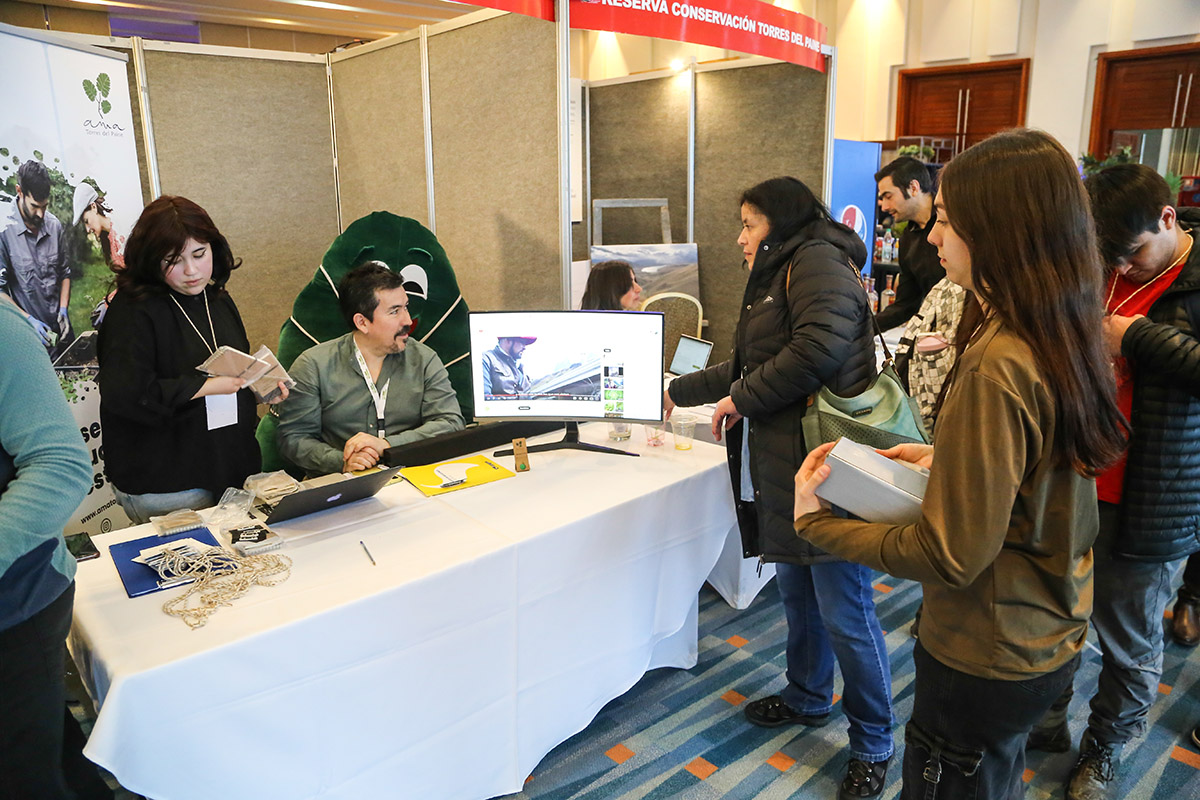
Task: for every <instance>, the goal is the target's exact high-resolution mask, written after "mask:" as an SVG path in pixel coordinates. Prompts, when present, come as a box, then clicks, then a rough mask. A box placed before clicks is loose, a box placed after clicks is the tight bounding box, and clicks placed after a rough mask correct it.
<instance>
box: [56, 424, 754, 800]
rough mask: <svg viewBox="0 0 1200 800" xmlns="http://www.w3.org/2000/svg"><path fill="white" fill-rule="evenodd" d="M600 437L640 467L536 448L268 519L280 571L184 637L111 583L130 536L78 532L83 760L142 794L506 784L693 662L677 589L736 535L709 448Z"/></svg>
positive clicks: (444, 789) (688, 611) (76, 629)
mask: <svg viewBox="0 0 1200 800" xmlns="http://www.w3.org/2000/svg"><path fill="white" fill-rule="evenodd" d="M605 431H606V427H605V426H603V425H589V426H584V428H583V438H584V439H585V440H591V441H595V442H601V441H603V438H604V435H605ZM550 438H553V437H550ZM624 444H626V445H629V449H633V450H635V451H638V452H640V453H642V457H641V458H637V459H633V458H628V457H622V456H611V455H600V454H592V453H585V452H579V451H556V452H550V453H544V454H536V455H534V456H533V457H532V465H533V469H532V471H531V472H529V473H527V474H522V475H517V476H516V477H514V478H510V479H507V480H502V481H498V482H495V483H490V484H485V485H483V486H478V487H472V488H469V489H466V490H463V491H460V492H454V493H449V494H444V495H441V496H439V497H436V498H426V497H424V496H422V495H421V494H420V493H418V492H417V491H416V489H414V488H413V487H411V486H409V485H407V484H398V485H395V486H391V487H388V488H386V489H384V490H383V491H382V492H381V493H380V494H379V495H378V496H377V497H375V498H372V499H370V500H366V501H362V502H360V503H356V504H353V505H350V506H346V507H343V508H341V509H336V510H332V511H327V512H323V513H321V514H316V515H312V516H309V517H306V518H303V519H300V520H296V521H293V522H292V523H282V524H279V525H277V526H274V527H275V528H276V530H277V531H278V532H279V533H280V534H281V535H282V536H284V537H285V538H286V539H288V540H289V541H288V544H287V546H286V547H285V548H284V550H283V551H282V552H283V553H284V554H286V555H288V556H289V557H291V558H292V559H293V561H294V565H293V567H292V574H291V577H290V579H289V580H287V581H286V582H284V583H282V584H280V585H278V586H275V587H270V588H265V587H256V588H254V589H252V590H251V591H250V592H249V593H248V594H247V595H245V596H244V597H242V598H241V599H239V600H237V601H236V602H235V603H234V604H233V605H232V606H230V607H227V608H222V609H221V610H220V611H218V612H217V613H216V614H215V615H214V616H213V617H212V618H211V619H210V621H209V623H208V624H207V626H205V627H203V628H200V629H197V630H191V629H189V628H188V627H187V626H186V625H184V623H183V622H181V621H180V620H178V619H176V618H173V617H168V616H166V615H165V614H163V613H162V611H161V607H162V603H163V601H164V600H165V599H167V598H168V597H170V596H172V595H173V594H175V593H176V592H178V591H180V590H171V591H167V592H162V593H159V594H156V595H148V596H144V597H141V598H137V599H129V598H127V597H126V596H125V592H124V590H123V588H122V585H121V583H120V580H119V579H118V576H117V574H116V570H115V568H114V567H113V564H112V562H111V560H110V559H109V555H108V545H110V544H113V543H114V542H117V541H121V540H125V539H132V538H137V537H140V536H145V535H148V534H149V533H150V529H149V527H148V526H140V527H137V528H130V529H126V530H124V531H119V532H116V533H113V534H108V535H104V536H100V537H97V540H96V541H97V544H98V545H99V549H100V551H101V553H102V556H101V558H100V559H98V560H94V561H91V562H85V563H83V564H80V569H79V573H78V577H77V594H76V602H75V619H74V624H73V628H72V633H71V640H70V644H71V649H72V653H73V654H74V656H75V659H76V662H77V664H78V665H79V667H80V671H81V674H82V675H83V677H84V681H85V684H86V685H87V686H88V687H89V690H90V691H91V692H92V693H93V697H94V698H95V700H96V702H97V706H98V710H99V716H98V719H97V720H96V724H95V727H94V729H93V731H92V735H91V738H90V739H89V741H88V745H87V749H86V750H85V753H86V755H87V756H88V757H89V758H91V759H92V760H93V761H95V762H96V763H98V764H100V765H101V766H104V767H105V768H106V769H108V770H110V771H111V772H112V773H113V774H114V775H116V777H117V778H118V780H120V781H121V783H122V784H123V785H124V786H126V787H127V788H129V789H131V790H132V791H135V792H138V793H140V794H144V795H146V796H148V797H151V798H154V799H155V800H173V799H174V798H205V800H207V799H208V798H212V797H222V798H243V797H244V798H263V797H280V798H284V797H286V798H309V797H323V798H324V797H329V798H333V797H337V798H364V797H421V798H428V797H436V798H486V797H492V796H494V795H499V794H505V793H508V792H514V791H517V790H519V789H520V788H521V786H522V784H523V782H524V780H525V778H526V776H527V775H529V773H530V772H531V771H532V770H533V768H534V766H536V764H537V763H538V761H539V760H540V759H541V758H542V757H543V756H544V755H545V754H546V753H547V752H548V751H549V750H550V749H551V748H553V747H554V746H555V745H557V744H558V743H559V742H561V741H563V740H565V739H566V738H568V737H569V736H571V735H573V734H574V733H576V732H578V731H579V730H581V729H583V728H584V727H585V726H586V725H587V724H588V723H589V722H590V721H591V720H592V718H593V717H594V716H595V714H596V713H597V712H598V711H599V710H600V708H601V707H603V705H604V704H605V703H607V702H608V701H610V700H612V699H613V698H615V697H617V696H619V695H620V694H622V693H623V692H625V691H626V690H628V689H629V688H630V687H631V686H632V685H633V684H634V683H636V682H637V680H638V679H639V678H640V677H641V676H642V674H643V673H644V672H645V671H646V670H647V669H650V668H653V667H659V666H675V667H689V666H692V665H693V664H694V663H695V660H696V652H697V651H696V608H697V602H696V592H697V590H698V589H699V587H700V586H701V585H702V584H703V582H704V580H705V578H706V576H708V575H709V572H710V571H711V570H712V568H713V565H714V564H715V563H716V561H717V557H718V554H719V553H720V551H721V549H722V547H723V546H724V545H725V543H726V541H727V539H728V536H729V532H730V530H731V528H735V527H736V526H735V525H734V519H733V505H732V501H731V497H730V489H729V480H728V475H727V470H726V467H725V452H724V449H723V448H718V447H715V446H712V445H708V444H705V443H703V442H700V443H697V444H696V446H695V447H694V449H692V450H690V451H676V450H675V449H674V448H673V447H671V446H670V443H669V437H668V444H667V446H666V447H660V448H648V447H647V446H646V445H645V443H644V438H643V437H640V436H635V438H634V439H633V440H631V441H630V442H627V443H624ZM498 460H499V461H500V462H501V463H503V464H505V465H506V466H511V463H512V459H511V457H509V458H502V459H498ZM360 540H362V541H363V542H365V544H366V545H367V546H368V547H369V548H370V552H371V554H372V555H373V557H374V559H375V561H376V562H377V564H378V566H373V565H372V564H371V561H370V560H368V558H367V555H366V554H365V553H364V552H363V548H362V547H361V546H360V545H359V541H360Z"/></svg>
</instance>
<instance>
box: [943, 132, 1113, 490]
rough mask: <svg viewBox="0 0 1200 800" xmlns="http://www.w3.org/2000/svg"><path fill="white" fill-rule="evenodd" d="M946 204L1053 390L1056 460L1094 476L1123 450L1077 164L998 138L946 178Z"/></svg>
mask: <svg viewBox="0 0 1200 800" xmlns="http://www.w3.org/2000/svg"><path fill="white" fill-rule="evenodd" d="M941 191H942V204H943V205H944V206H945V208H946V211H947V216H948V217H949V221H950V224H951V225H952V227H953V228H954V230H955V232H956V233H957V234H958V235H959V236H961V237H962V239H963V240H964V241H965V242H966V244H967V248H968V250H969V251H970V254H971V279H972V281H973V282H974V284H975V292H976V293H977V294H978V295H979V299H980V300H982V301H983V302H984V303H986V304H987V307H988V313H989V314H994V315H996V316H997V317H998V318H999V319H1000V320H1001V322H1003V323H1004V324H1005V325H1006V326H1007V327H1008V328H1009V329H1011V330H1012V331H1013V332H1014V333H1015V334H1016V335H1017V336H1019V337H1020V338H1021V339H1022V341H1024V342H1025V343H1026V344H1027V345H1028V346H1029V349H1030V350H1032V351H1033V357H1034V360H1035V361H1036V363H1037V366H1038V368H1039V370H1040V372H1041V376H1042V380H1043V381H1045V382H1046V384H1048V385H1049V386H1050V388H1051V390H1052V391H1053V396H1054V399H1055V406H1056V409H1057V411H1056V414H1057V430H1058V441H1057V443H1056V445H1057V449H1058V451H1059V453H1060V455H1061V456H1062V457H1063V458H1064V459H1065V460H1066V461H1067V462H1069V463H1070V464H1071V466H1072V467H1073V468H1074V469H1075V470H1076V471H1077V472H1078V473H1080V474H1081V475H1086V476H1094V475H1096V474H1098V473H1100V472H1102V471H1103V470H1104V469H1105V468H1106V467H1108V466H1109V465H1110V464H1112V463H1113V462H1114V461H1116V459H1117V458H1118V457H1119V456H1120V454H1121V452H1122V451H1123V450H1124V449H1125V444H1126V437H1127V433H1128V426H1127V425H1126V423H1125V419H1124V417H1123V416H1122V415H1121V412H1120V410H1119V409H1118V408H1117V403H1116V386H1115V381H1114V377H1113V368H1112V362H1111V360H1110V359H1109V356H1108V353H1107V352H1106V351H1105V349H1104V337H1103V336H1102V334H1101V322H1102V317H1103V311H1104V306H1103V303H1102V302H1101V296H1100V292H1101V284H1102V269H1101V265H1100V257H1099V253H1098V251H1097V248H1096V231H1095V227H1094V225H1093V222H1092V216H1091V212H1090V207H1089V205H1088V199H1087V193H1086V192H1085V191H1084V188H1083V182H1082V181H1081V180H1080V178H1079V173H1078V171H1077V169H1076V167H1075V162H1074V161H1073V160H1072V158H1071V156H1070V155H1069V154H1068V153H1067V151H1066V150H1065V149H1064V148H1063V146H1062V145H1061V144H1059V143H1058V142H1057V141H1056V140H1055V139H1054V138H1053V137H1051V136H1050V135H1049V134H1047V133H1044V132H1042V131H1035V130H1029V129H1017V130H1011V131H1005V132H1003V133H998V134H996V135H995V136H992V137H991V138H988V139H985V140H984V141H982V142H980V143H979V144H977V145H975V146H974V147H971V148H969V149H968V150H966V151H964V152H963V153H962V154H960V155H958V156H957V157H955V158H954V159H953V160H952V161H951V162H950V163H949V164H947V165H946V167H945V169H943V170H942V174H941Z"/></svg>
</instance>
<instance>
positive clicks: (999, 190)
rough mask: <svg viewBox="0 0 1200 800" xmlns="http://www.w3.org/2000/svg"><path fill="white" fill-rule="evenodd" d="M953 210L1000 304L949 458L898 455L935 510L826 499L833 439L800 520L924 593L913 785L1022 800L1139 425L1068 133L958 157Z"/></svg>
mask: <svg viewBox="0 0 1200 800" xmlns="http://www.w3.org/2000/svg"><path fill="white" fill-rule="evenodd" d="M935 206H936V207H937V216H938V218H937V223H936V224H935V226H934V228H933V230H932V231H931V232H930V234H929V241H930V242H931V243H933V244H934V245H936V246H937V248H938V255H939V257H940V258H941V261H942V263H943V264H944V265H945V267H946V277H947V278H949V279H950V280H952V281H954V282H955V283H957V284H959V285H960V286H962V287H963V288H964V289H966V290H967V291H969V292H973V293H974V294H975V296H976V298H977V299H978V300H979V302H980V305H981V307H982V309H983V314H984V317H983V320H982V322H980V324H979V325H978V327H977V328H976V329H975V331H974V333H973V334H972V335H971V336H970V338H969V340H968V344H967V347H966V349H965V350H964V351H963V353H962V354H961V355H960V356H959V359H958V363H957V365H956V367H955V372H954V374H953V376H952V378H951V381H952V382H951V385H950V388H949V390H947V392H946V394H945V400H944V403H943V406H942V410H941V413H940V414H939V415H938V420H937V434H936V437H935V442H936V443H937V444H936V454H937V457H936V458H934V452H935V450H934V448H933V447H931V446H928V445H901V446H900V447H897V448H893V449H892V450H889V451H886V452H885V453H884V455H888V456H891V457H893V458H899V459H902V460H905V461H908V462H913V463H918V464H921V465H922V466H926V467H929V468H930V475H929V485H928V488H927V489H926V492H925V499H924V502H923V503H922V506H921V519H920V520H919V521H918V522H916V523H915V524H912V525H887V524H872V523H866V522H860V521H857V520H851V519H838V518H836V517H834V516H832V515H831V514H830V513H829V512H828V511H823V510H821V509H820V505H819V502H818V501H817V499H816V496H815V495H814V493H813V492H814V490H815V488H816V487H817V486H818V485H819V484H820V482H821V481H823V480H824V479H825V477H826V476H827V475H828V473H829V468H828V467H827V466H824V465H823V460H824V458H825V455H826V453H827V452H828V450H829V447H828V446H823V447H820V448H817V449H816V450H814V451H813V452H812V453H811V454H810V455H809V457H808V458H807V459H806V460H805V462H804V465H803V467H802V468H801V469H800V471H799V472H798V473H797V475H796V487H797V490H796V509H795V514H796V523H795V525H796V531H797V533H799V535H800V536H801V537H803V538H804V539H806V540H808V541H810V542H812V543H813V544H815V545H817V546H819V547H822V548H824V549H826V550H829V551H830V552H832V553H836V554H837V555H840V556H842V557H844V558H849V559H852V560H854V561H858V562H860V563H862V564H866V565H867V566H870V567H873V568H875V569H880V570H883V571H885V572H888V573H891V574H892V575H896V576H897V577H901V578H909V579H912V580H917V581H920V582H921V583H922V585H923V587H924V595H925V612H924V615H923V616H922V618H921V637H920V639H918V640H917V643H916V647H915V649H914V653H913V660H914V662H915V665H916V678H915V681H914V686H915V701H914V705H913V712H912V719H911V720H909V722H908V726H907V728H906V730H905V741H906V743H907V744H906V747H905V751H904V788H903V794H902V797H904V798H918V797H931V796H934V795H935V794H936V796H938V797H973V798H978V799H979V800H989V799H992V800H1009V799H1010V798H1018V797H1023V796H1024V794H1025V784H1024V782H1023V780H1022V775H1023V773H1024V768H1025V755H1024V745H1025V739H1026V737H1027V735H1028V734H1029V731H1030V729H1031V728H1032V727H1033V725H1034V723H1035V722H1037V721H1038V720H1039V719H1041V717H1042V715H1043V714H1045V712H1046V710H1047V709H1048V708H1049V707H1050V705H1051V703H1052V702H1053V701H1054V700H1055V699H1056V698H1058V697H1059V695H1060V694H1062V691H1063V688H1064V687H1065V686H1066V685H1067V683H1069V682H1070V680H1071V677H1072V676H1073V674H1074V671H1075V663H1076V661H1077V659H1078V657H1079V651H1080V650H1081V649H1082V648H1083V645H1084V642H1085V640H1086V637H1087V627H1088V617H1089V616H1090V615H1091V610H1092V554H1091V547H1092V542H1093V541H1094V540H1095V538H1096V533H1097V530H1098V525H1099V522H1098V517H1097V511H1096V482H1095V480H1094V479H1093V478H1094V476H1095V475H1096V474H1097V473H1098V472H1100V471H1101V470H1103V469H1104V468H1105V467H1106V466H1107V465H1108V464H1110V463H1112V462H1113V461H1114V460H1115V459H1116V458H1117V456H1118V455H1119V454H1120V452H1121V450H1122V449H1123V448H1124V444H1125V437H1124V432H1125V426H1124V421H1123V419H1122V417H1121V414H1120V412H1119V411H1118V410H1117V406H1116V402H1115V399H1114V392H1115V388H1114V381H1113V372H1112V366H1111V364H1110V362H1109V360H1108V357H1107V355H1106V353H1105V352H1104V348H1103V342H1104V337H1103V336H1102V334H1101V313H1102V310H1103V304H1102V303H1101V301H1100V285H1101V275H1102V271H1101V268H1100V260H1099V257H1098V255H1097V251H1096V237H1095V232H1094V230H1093V227H1092V220H1091V214H1090V211H1089V205H1088V199H1087V196H1086V194H1085V192H1084V188H1083V184H1082V183H1081V182H1080V179H1079V174H1078V172H1077V170H1076V167H1075V163H1074V160H1073V159H1072V158H1071V156H1070V155H1069V154H1068V153H1067V151H1066V150H1064V149H1063V147H1062V145H1060V144H1059V143H1058V142H1057V141H1055V140H1054V139H1053V138H1051V137H1050V136H1049V135H1047V134H1045V133H1042V132H1040V131H1030V130H1015V131H1007V132H1005V133H1000V134H997V135H995V136H993V137H991V138H990V139H986V140H985V141H983V142H981V143H979V144H977V145H975V146H974V147H971V148H970V149H968V150H966V151H964V152H963V153H962V154H960V155H958V156H956V157H955V158H954V160H953V161H951V162H950V163H949V164H947V165H946V168H945V169H944V170H943V171H942V176H941V189H940V190H939V192H938V195H937V200H936V201H935ZM997 208H1003V209H1005V214H1006V215H1007V217H1008V221H1009V222H1010V223H1012V224H1010V225H1006V226H1005V227H1004V230H999V229H997V228H996V226H995V218H994V212H995V209H997Z"/></svg>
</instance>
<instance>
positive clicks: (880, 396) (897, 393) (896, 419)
mask: <svg viewBox="0 0 1200 800" xmlns="http://www.w3.org/2000/svg"><path fill="white" fill-rule="evenodd" d="M850 268H851V269H854V267H853V266H851V267H850ZM790 271H791V270H790V267H789V273H790ZM854 272H855V274H856V275H858V270H857V269H854ZM788 282H789V283H790V282H791V281H790V275H789V281H788ZM859 282H860V283H861V282H862V278H861V276H859ZM863 300H864V302H865V301H866V288H865V287H864V289H863ZM867 313H868V314H870V315H871V322H872V323H873V324H874V326H875V334H876V335H877V336H878V337H879V343H880V344H881V345H883V353H884V356H885V360H884V362H883V369H882V370H880V372H879V374H878V375H877V376H875V380H873V381H871V385H870V386H868V387H867V388H866V389H864V390H863V391H861V392H859V393H858V394H856V395H854V396H853V397H840V396H838V395H836V394H834V393H833V392H831V391H830V390H829V389H827V388H826V387H824V386H822V387H821V388H820V389H819V390H818V391H817V393H816V394H814V395H812V396H811V397H809V398H808V410H807V411H805V413H804V420H803V422H802V423H801V426H802V429H803V432H804V445H805V448H806V449H807V450H812V449H813V448H814V447H817V446H819V445H822V444H825V443H826V442H832V441H834V440H836V439H839V438H841V437H843V436H844V437H846V438H847V439H850V440H851V441H854V442H858V443H859V444H865V445H868V446H870V447H876V448H879V449H880V450H883V449H886V448H889V447H894V446H895V445H898V444H905V443H916V444H929V441H930V440H929V434H928V432H927V431H926V430H925V423H924V421H923V420H922V419H921V409H920V407H919V406H918V405H917V401H916V400H914V399H912V398H911V397H909V396H908V393H907V392H905V391H904V387H903V386H902V385H901V383H900V376H899V375H897V374H896V370H895V368H894V367H893V366H892V362H893V358H892V353H891V351H890V350H889V349H888V346H887V342H885V341H884V339H883V331H881V330H880V329H879V322H878V320H876V319H875V314H874V312H872V311H871V308H870V306H868V307H867Z"/></svg>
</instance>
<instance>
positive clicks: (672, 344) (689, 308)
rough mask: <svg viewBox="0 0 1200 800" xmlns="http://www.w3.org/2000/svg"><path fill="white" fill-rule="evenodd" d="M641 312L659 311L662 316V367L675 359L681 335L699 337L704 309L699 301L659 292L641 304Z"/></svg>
mask: <svg viewBox="0 0 1200 800" xmlns="http://www.w3.org/2000/svg"><path fill="white" fill-rule="evenodd" d="M642 311H660V312H662V315H663V365H664V366H665V365H667V364H670V363H671V360H672V359H674V358H675V348H676V347H678V346H679V337H680V336H682V335H683V334H685V333H686V334H687V335H689V336H696V337H699V336H700V328H701V324H702V323H703V321H704V309H703V308H702V307H701V306H700V301H699V300H697V299H696V298H694V297H692V296H691V295H690V294H684V293H683V292H660V293H659V294H656V295H651V296H650V297H648V298H646V301H645V302H644V303H642Z"/></svg>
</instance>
